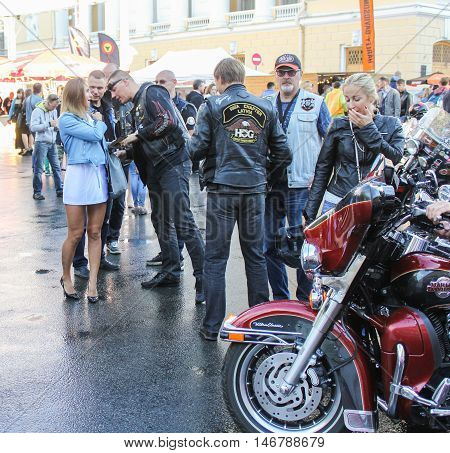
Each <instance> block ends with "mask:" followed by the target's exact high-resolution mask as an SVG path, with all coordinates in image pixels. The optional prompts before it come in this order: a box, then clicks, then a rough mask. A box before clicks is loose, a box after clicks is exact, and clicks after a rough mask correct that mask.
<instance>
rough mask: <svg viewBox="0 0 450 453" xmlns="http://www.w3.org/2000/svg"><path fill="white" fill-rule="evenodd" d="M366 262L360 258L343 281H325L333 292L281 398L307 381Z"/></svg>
mask: <svg viewBox="0 0 450 453" xmlns="http://www.w3.org/2000/svg"><path fill="white" fill-rule="evenodd" d="M365 259H366V257H365V256H364V255H357V256H356V258H355V259H354V260H353V263H352V264H351V265H350V267H349V269H348V271H347V272H346V273H345V274H344V276H343V277H322V282H323V284H324V285H325V286H328V287H330V288H331V292H330V293H329V295H328V297H327V299H326V300H325V302H324V303H323V304H322V307H321V308H320V310H319V313H318V314H317V317H316V319H315V320H314V322H313V325H312V328H311V332H310V333H309V334H308V336H307V337H306V340H305V342H304V343H303V345H302V346H299V347H298V348H297V350H298V355H297V358H296V359H295V361H294V363H293V364H292V366H291V368H290V369H289V371H288V372H287V373H286V376H285V377H284V379H283V383H282V384H281V386H280V392H281V394H283V395H289V394H290V393H291V392H292V390H293V389H294V387H295V386H296V385H297V383H298V382H299V380H300V379H305V378H306V370H307V369H308V368H309V367H310V366H313V365H315V363H316V357H315V354H314V352H315V351H316V350H317V348H318V347H319V346H320V345H321V344H322V342H323V339H324V338H325V336H326V334H327V332H328V330H329V329H330V327H331V326H332V324H333V323H334V321H335V320H336V317H337V316H338V314H339V313H340V311H341V310H342V308H343V306H344V305H343V301H344V298H345V296H346V294H347V291H348V289H349V288H350V285H351V284H352V282H353V280H354V279H355V277H356V275H357V273H358V271H359V270H360V268H361V266H362V265H363V263H364V261H365Z"/></svg>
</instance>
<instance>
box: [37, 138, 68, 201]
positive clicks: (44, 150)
mask: <svg viewBox="0 0 450 453" xmlns="http://www.w3.org/2000/svg"><path fill="white" fill-rule="evenodd" d="M45 158H47V159H48V161H49V162H50V166H51V167H52V171H53V179H54V181H55V188H56V192H61V191H62V190H63V184H62V179H61V167H60V166H59V159H58V151H57V149H56V145H55V144H54V143H45V142H36V143H35V144H34V151H33V159H32V163H33V192H34V193H35V194H39V193H41V192H42V172H43V171H44V162H45Z"/></svg>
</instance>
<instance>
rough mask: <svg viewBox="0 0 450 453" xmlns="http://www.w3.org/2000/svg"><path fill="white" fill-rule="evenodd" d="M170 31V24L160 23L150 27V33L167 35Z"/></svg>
mask: <svg viewBox="0 0 450 453" xmlns="http://www.w3.org/2000/svg"><path fill="white" fill-rule="evenodd" d="M168 31H170V22H158V23H156V24H151V25H150V33H152V34H157V33H167V32H168Z"/></svg>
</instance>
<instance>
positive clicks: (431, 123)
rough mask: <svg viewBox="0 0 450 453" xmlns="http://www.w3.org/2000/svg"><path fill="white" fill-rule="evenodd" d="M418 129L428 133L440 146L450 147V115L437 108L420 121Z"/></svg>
mask: <svg viewBox="0 0 450 453" xmlns="http://www.w3.org/2000/svg"><path fill="white" fill-rule="evenodd" d="M418 128H419V129H421V130H423V131H425V132H427V133H428V134H429V135H430V137H431V138H432V139H433V140H434V141H436V142H437V143H438V144H444V145H446V146H449V145H450V114H449V113H447V112H446V111H445V110H443V109H441V108H439V107H436V108H433V109H431V110H429V111H428V112H427V113H426V114H425V115H424V116H423V117H422V118H421V120H420V121H419V124H418Z"/></svg>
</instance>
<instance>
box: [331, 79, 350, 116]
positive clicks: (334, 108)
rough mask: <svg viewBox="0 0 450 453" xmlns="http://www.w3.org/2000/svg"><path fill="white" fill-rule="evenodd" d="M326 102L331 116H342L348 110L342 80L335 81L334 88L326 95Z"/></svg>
mask: <svg viewBox="0 0 450 453" xmlns="http://www.w3.org/2000/svg"><path fill="white" fill-rule="evenodd" d="M325 104H327V107H328V110H329V111H330V115H331V118H341V117H342V116H345V114H346V113H347V112H348V108H347V103H346V102H345V96H344V93H343V92H342V90H341V82H339V81H336V82H334V83H333V89H332V90H331V91H330V92H329V93H328V94H327V95H326V96H325Z"/></svg>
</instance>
